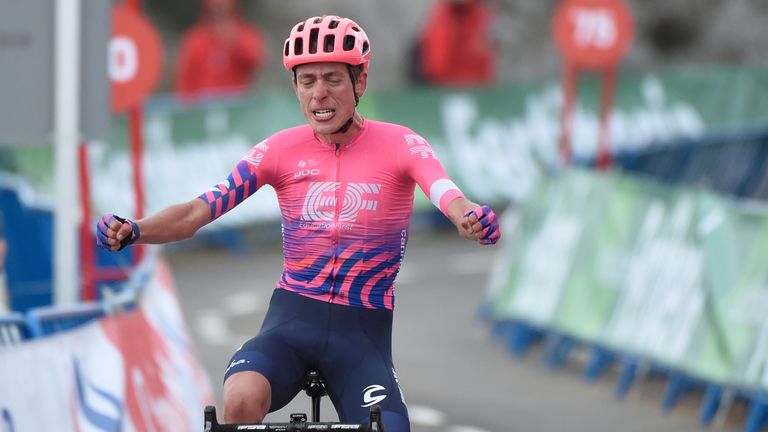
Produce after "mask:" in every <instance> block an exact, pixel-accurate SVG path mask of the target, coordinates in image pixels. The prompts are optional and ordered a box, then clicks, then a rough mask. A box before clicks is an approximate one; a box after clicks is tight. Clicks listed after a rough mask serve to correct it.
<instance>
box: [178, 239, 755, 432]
mask: <svg viewBox="0 0 768 432" xmlns="http://www.w3.org/2000/svg"><path fill="white" fill-rule="evenodd" d="M168 255H169V260H170V263H171V266H172V269H173V273H174V277H175V280H176V286H177V289H178V291H179V296H180V300H181V303H182V307H183V310H184V313H185V316H186V318H187V323H188V325H189V328H190V330H191V333H192V335H193V338H194V340H195V342H196V349H197V352H198V355H199V358H200V361H201V362H202V364H203V366H204V367H205V369H206V370H207V372H208V374H209V376H210V377H211V380H212V382H213V385H214V389H215V393H216V398H217V406H218V409H219V410H221V377H222V375H223V372H224V369H225V368H226V365H227V362H228V360H229V358H230V356H231V355H232V353H233V352H234V351H235V350H236V349H237V347H238V346H239V345H240V344H241V343H242V342H244V341H245V340H246V339H248V338H250V337H251V336H252V335H254V334H255V333H256V332H257V331H258V329H259V327H260V325H261V321H262V319H263V316H264V312H265V308H266V305H267V303H268V300H269V296H270V294H271V291H272V289H273V287H274V285H275V282H276V280H277V277H278V275H279V273H280V266H281V263H282V257H281V255H280V246H279V244H276V245H275V244H272V245H269V246H264V245H263V244H262V245H260V246H259V245H258V244H255V245H251V246H250V247H249V250H248V251H247V252H241V253H233V252H232V251H228V250H224V249H210V248H208V249H205V250H179V249H177V250H171V251H169V253H168ZM495 256H496V255H495V250H494V248H492V247H481V246H479V245H476V244H473V243H470V242H467V241H465V240H462V239H459V238H458V237H457V236H455V234H453V233H452V232H445V233H420V234H418V235H414V236H412V238H411V240H410V242H409V245H408V250H407V252H406V256H405V261H404V263H403V268H402V272H401V274H400V276H399V278H398V285H397V294H396V295H397V297H396V311H395V324H394V335H393V339H394V341H393V344H394V347H393V350H394V357H395V365H396V367H397V372H398V377H399V380H400V384H401V387H402V389H403V391H404V393H405V398H406V402H407V403H408V406H409V412H410V415H411V422H412V430H413V432H435V431H446V432H511V431H526V432H535V431H558V430H560V431H566V430H567V431H590V432H599V431H606V432H608V431H610V432H613V431H617V430H621V431H680V432H682V431H701V430H702V428H701V427H699V426H698V424H697V414H698V404H699V403H700V395H693V396H689V397H686V398H684V399H683V400H682V401H681V403H680V404H679V405H678V407H677V408H675V409H674V410H673V411H671V412H663V411H662V410H661V409H660V407H659V405H660V401H661V395H662V392H663V382H661V381H660V380H658V379H657V380H653V379H649V380H644V381H641V382H640V383H638V384H636V385H635V387H634V388H633V389H632V390H631V392H630V393H629V395H628V397H627V398H626V399H624V400H622V401H617V400H615V399H614V397H613V386H614V383H615V379H614V378H615V377H613V376H611V375H612V374H610V373H609V374H607V375H606V376H605V377H604V378H602V379H601V380H599V381H598V382H596V383H587V382H585V381H584V380H583V379H582V375H581V373H582V370H583V361H582V360H583V356H580V355H579V353H578V352H577V353H575V354H574V355H573V356H572V357H573V358H572V359H571V361H570V362H569V364H568V365H567V366H566V367H565V368H564V369H561V370H557V371H553V370H550V369H548V368H547V367H545V366H544V365H543V364H542V362H541V360H540V355H539V354H540V353H539V352H537V349H534V350H533V351H532V352H531V353H530V354H529V355H528V356H526V357H525V358H522V359H520V358H516V357H513V356H512V355H511V354H510V353H509V351H508V350H507V349H506V348H505V347H504V346H503V344H502V343H500V342H499V341H497V340H494V339H493V338H492V337H491V334H490V329H489V326H488V324H487V323H485V322H482V321H481V320H479V319H478V318H477V310H478V307H479V305H480V304H481V302H482V299H483V298H484V295H485V286H486V282H487V279H488V274H489V270H490V268H491V267H492V265H493V262H494V260H495ZM309 409H310V408H309V400H308V398H307V397H306V396H305V395H304V394H300V395H299V396H298V397H297V398H296V399H295V400H294V401H293V402H292V403H291V404H289V405H288V407H286V408H284V409H282V410H280V411H278V412H276V413H272V414H270V415H269V416H268V418H267V420H268V421H279V422H285V421H288V415H289V413H291V412H305V413H308V412H309ZM744 411H745V408H744V407H742V406H736V407H734V408H733V409H732V410H731V412H730V414H729V415H728V416H727V417H726V418H724V419H720V420H719V421H718V423H717V424H716V425H714V426H712V427H710V429H709V430H726V431H730V430H734V431H735V430H739V429H740V427H741V424H742V422H743V416H744ZM219 412H221V411H219ZM322 419H323V420H324V421H330V420H335V419H336V416H335V413H334V412H333V410H332V406H331V404H330V401H329V400H328V399H327V398H326V399H324V401H323V412H322Z"/></svg>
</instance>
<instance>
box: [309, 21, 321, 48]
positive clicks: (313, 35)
mask: <svg viewBox="0 0 768 432" xmlns="http://www.w3.org/2000/svg"><path fill="white" fill-rule="evenodd" d="M319 32H320V29H319V28H317V27H315V28H313V29H312V30H310V31H309V53H310V54H316V53H317V35H318V33H319Z"/></svg>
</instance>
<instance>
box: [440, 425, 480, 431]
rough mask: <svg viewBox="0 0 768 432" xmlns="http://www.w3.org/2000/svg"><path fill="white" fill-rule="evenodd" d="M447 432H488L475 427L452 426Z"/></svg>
mask: <svg viewBox="0 0 768 432" xmlns="http://www.w3.org/2000/svg"><path fill="white" fill-rule="evenodd" d="M447 432H488V431H487V430H485V429H480V428H478V427H474V426H451V427H449V428H448V430H447Z"/></svg>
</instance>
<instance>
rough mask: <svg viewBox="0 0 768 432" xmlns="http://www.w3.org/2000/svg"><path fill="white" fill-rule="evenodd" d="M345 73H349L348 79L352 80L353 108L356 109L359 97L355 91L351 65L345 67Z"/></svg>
mask: <svg viewBox="0 0 768 432" xmlns="http://www.w3.org/2000/svg"><path fill="white" fill-rule="evenodd" d="M347 72H349V79H350V80H352V94H353V95H355V108H357V104H359V103H360V96H358V95H357V90H355V74H354V73H352V66H351V65H347Z"/></svg>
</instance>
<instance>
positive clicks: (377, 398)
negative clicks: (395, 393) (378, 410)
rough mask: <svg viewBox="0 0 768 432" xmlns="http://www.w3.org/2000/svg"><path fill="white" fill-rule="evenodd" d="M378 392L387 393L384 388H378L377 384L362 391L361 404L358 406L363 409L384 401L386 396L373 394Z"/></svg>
mask: <svg viewBox="0 0 768 432" xmlns="http://www.w3.org/2000/svg"><path fill="white" fill-rule="evenodd" d="M380 391H387V389H386V388H384V386H380V385H378V384H374V385H369V386H368V387H366V388H364V389H363V404H362V405H360V406H361V407H363V408H368V407H369V406H373V405H376V404H377V403H379V402H381V401H383V400H384V399H386V397H387V395H386V394H374V393H376V392H380Z"/></svg>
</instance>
